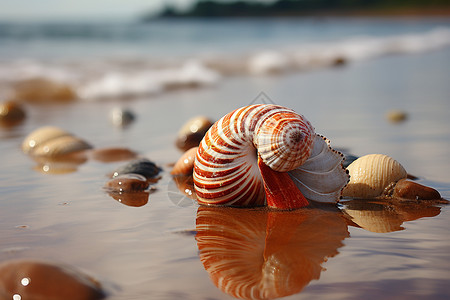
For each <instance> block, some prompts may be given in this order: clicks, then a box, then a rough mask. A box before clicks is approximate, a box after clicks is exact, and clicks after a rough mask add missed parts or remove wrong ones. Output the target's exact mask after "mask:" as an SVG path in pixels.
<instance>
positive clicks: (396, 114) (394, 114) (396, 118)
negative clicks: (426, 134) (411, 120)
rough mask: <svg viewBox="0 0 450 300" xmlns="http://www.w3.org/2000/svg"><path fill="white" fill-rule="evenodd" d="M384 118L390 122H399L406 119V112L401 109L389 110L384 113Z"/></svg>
mask: <svg viewBox="0 0 450 300" xmlns="http://www.w3.org/2000/svg"><path fill="white" fill-rule="evenodd" d="M386 118H387V119H388V121H389V122H391V123H401V122H404V121H406V120H407V119H408V114H407V113H406V112H404V111H402V110H396V109H393V110H390V111H388V112H387V114H386Z"/></svg>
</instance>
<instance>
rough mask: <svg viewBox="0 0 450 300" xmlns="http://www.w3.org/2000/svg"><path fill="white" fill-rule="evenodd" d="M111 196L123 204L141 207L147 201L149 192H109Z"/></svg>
mask: <svg viewBox="0 0 450 300" xmlns="http://www.w3.org/2000/svg"><path fill="white" fill-rule="evenodd" d="M109 195H110V196H111V198H113V199H114V200H116V201H117V202H120V203H122V204H123V205H126V206H130V207H141V206H144V205H146V204H147V203H148V197H149V195H150V193H149V192H136V193H109Z"/></svg>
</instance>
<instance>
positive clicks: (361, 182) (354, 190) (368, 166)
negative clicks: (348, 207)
mask: <svg viewBox="0 0 450 300" xmlns="http://www.w3.org/2000/svg"><path fill="white" fill-rule="evenodd" d="M347 170H348V171H349V175H350V182H349V183H348V185H347V187H346V188H345V189H344V191H343V196H344V197H353V198H376V197H380V196H382V195H383V192H384V191H385V189H386V188H388V187H389V186H390V185H391V186H392V184H393V183H396V182H397V181H399V180H400V179H402V178H406V177H407V175H408V174H407V173H406V170H405V168H403V166H402V165H401V164H400V163H399V162H397V161H396V160H395V159H393V158H392V157H389V156H387V155H384V154H369V155H365V156H362V157H360V158H358V159H357V160H355V161H354V162H352V163H351V164H350V165H349V166H348V167H347Z"/></svg>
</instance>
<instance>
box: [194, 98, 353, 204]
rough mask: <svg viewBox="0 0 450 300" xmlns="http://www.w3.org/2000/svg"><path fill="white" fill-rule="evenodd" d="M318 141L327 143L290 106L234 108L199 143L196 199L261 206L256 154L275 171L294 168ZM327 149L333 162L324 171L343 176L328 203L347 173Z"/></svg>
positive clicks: (195, 177) (344, 180)
mask: <svg viewBox="0 0 450 300" xmlns="http://www.w3.org/2000/svg"><path fill="white" fill-rule="evenodd" d="M317 140H319V142H318V143H319V144H320V143H323V144H326V142H325V140H324V139H323V138H321V137H318V136H317V135H316V134H315V133H314V128H313V127H312V125H311V124H310V123H309V121H308V120H306V119H305V118H304V117H303V116H302V115H299V114H298V113H296V112H295V111H293V110H291V109H288V108H285V107H282V106H278V105H270V104H255V105H250V106H246V107H242V108H239V109H237V110H234V111H232V112H231V113H229V114H227V115H225V116H224V117H223V118H221V119H220V120H219V121H217V122H216V123H215V124H214V125H213V126H212V127H211V128H210V129H209V131H208V132H207V133H206V134H205V137H204V138H203V140H202V142H201V143H200V145H199V149H198V151H197V155H196V159H195V164H194V174H193V176H194V184H195V191H196V194H197V201H198V202H199V203H200V204H212V205H232V206H261V205H265V204H266V199H265V192H264V184H263V182H262V178H261V174H260V171H259V169H258V164H257V161H258V157H260V158H261V159H262V161H263V162H264V164H266V165H267V166H268V167H269V168H270V169H272V170H274V171H277V172H288V171H291V170H295V169H297V168H298V167H300V166H302V165H303V164H304V163H305V162H306V161H307V160H308V159H309V158H310V156H311V153H312V152H313V149H314V148H317V147H315V144H316V143H317V142H316V141H317ZM319 148H320V149H319V150H318V153H317V154H318V155H319V154H320V155H322V152H323V151H322V150H321V149H322V148H321V144H320V145H319ZM325 148H327V150H329V151H328V152H332V153H334V154H333V157H334V158H333V163H332V166H331V167H328V165H327V167H326V168H325V169H326V170H325V171H326V172H327V173H330V172H329V171H330V170H329V168H331V169H332V170H331V171H333V170H334V169H338V172H339V174H341V176H339V177H340V178H342V180H340V183H339V184H337V185H338V187H337V188H334V190H333V191H331V192H332V193H333V196H332V197H333V199H332V201H336V195H337V199H339V196H340V191H341V189H342V188H343V187H344V186H345V184H346V183H347V180H348V175H347V174H346V173H345V171H344V169H343V167H342V160H343V158H342V155H341V154H340V153H338V155H337V156H336V153H337V152H336V151H332V149H331V148H330V147H329V146H328V145H327V144H326V147H325ZM325 152H327V151H325ZM319 165H323V163H319ZM314 166H315V164H314ZM321 168H322V169H324V168H323V167H321ZM342 172H343V173H344V174H345V176H342ZM291 176H292V175H291ZM294 181H295V180H294ZM335 185H336V184H335ZM336 189H337V192H336V191H335V190H336ZM329 192H330V191H326V192H325V193H329Z"/></svg>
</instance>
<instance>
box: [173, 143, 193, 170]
mask: <svg viewBox="0 0 450 300" xmlns="http://www.w3.org/2000/svg"><path fill="white" fill-rule="evenodd" d="M197 149H198V147H193V148H191V149H189V150H188V151H186V152H185V153H184V154H183V155H182V156H181V157H180V158H179V159H178V161H177V162H176V163H175V165H174V166H173V169H172V171H171V172H170V174H172V175H192V171H193V169H194V161H195V155H196V153H197Z"/></svg>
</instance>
